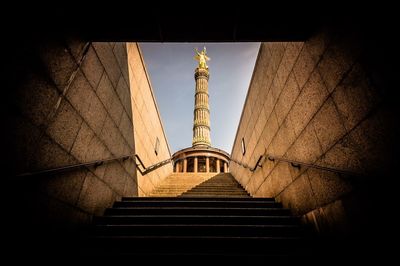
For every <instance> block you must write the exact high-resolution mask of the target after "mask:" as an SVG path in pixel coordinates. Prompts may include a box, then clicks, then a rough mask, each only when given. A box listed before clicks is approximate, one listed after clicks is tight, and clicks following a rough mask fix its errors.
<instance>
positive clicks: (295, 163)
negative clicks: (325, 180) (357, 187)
mask: <svg viewBox="0 0 400 266" xmlns="http://www.w3.org/2000/svg"><path fill="white" fill-rule="evenodd" d="M265 156H266V158H267V159H268V160H270V161H280V162H287V163H290V164H291V165H292V166H293V167H295V168H301V167H302V166H304V167H307V168H314V169H318V170H323V171H328V172H333V173H338V174H343V175H348V176H363V175H362V174H360V173H355V172H351V171H348V170H342V169H337V168H333V167H326V166H320V165H315V164H310V163H305V162H299V161H295V160H290V159H286V158H283V157H279V156H273V155H270V154H269V155H268V154H266V155H265Z"/></svg>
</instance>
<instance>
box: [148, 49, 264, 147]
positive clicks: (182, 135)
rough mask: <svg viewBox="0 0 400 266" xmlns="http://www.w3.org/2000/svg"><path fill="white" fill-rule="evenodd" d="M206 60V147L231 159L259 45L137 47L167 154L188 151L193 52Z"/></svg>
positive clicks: (193, 91) (191, 104) (192, 95)
mask: <svg viewBox="0 0 400 266" xmlns="http://www.w3.org/2000/svg"><path fill="white" fill-rule="evenodd" d="M204 46H206V48H207V55H208V56H209V57H210V58H211V60H210V61H208V62H207V65H208V67H209V72H210V78H209V83H208V92H209V96H210V97H209V104H210V126H211V146H212V147H215V148H219V149H222V150H224V151H226V152H228V153H231V150H232V145H233V141H234V138H235V135H236V130H237V127H238V124H239V120H240V116H241V113H242V109H243V104H244V101H245V99H246V94H247V90H248V88H249V84H250V80H251V75H252V73H253V69H254V64H255V61H256V58H257V54H258V50H259V47H260V43H140V48H141V50H142V54H143V58H144V62H145V64H146V68H147V71H148V74H149V76H150V82H151V85H152V88H153V91H154V94H155V97H156V100H157V105H158V108H159V111H160V115H161V119H162V123H163V125H164V130H165V133H166V135H167V139H168V143H169V145H170V148H171V154H172V153H174V152H176V151H178V150H181V149H183V148H187V147H191V146H192V137H193V130H192V128H193V109H194V93H195V85H196V83H195V80H194V70H195V68H196V67H197V65H198V62H197V61H196V60H194V59H193V57H194V56H195V52H194V48H198V49H199V50H202V49H203V47H204Z"/></svg>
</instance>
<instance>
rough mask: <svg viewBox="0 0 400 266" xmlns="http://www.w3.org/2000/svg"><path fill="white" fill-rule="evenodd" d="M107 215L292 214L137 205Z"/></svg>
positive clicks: (272, 210) (275, 210) (280, 210)
mask: <svg viewBox="0 0 400 266" xmlns="http://www.w3.org/2000/svg"><path fill="white" fill-rule="evenodd" d="M104 214H105V215H162V214H163V215H252V216H255V215H262V216H266V215H278V216H282V215H290V211H289V210H288V209H283V208H226V207H225V208H224V207H220V208H218V207H135V208H108V209H106V211H105V213H104Z"/></svg>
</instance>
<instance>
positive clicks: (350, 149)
mask: <svg viewBox="0 0 400 266" xmlns="http://www.w3.org/2000/svg"><path fill="white" fill-rule="evenodd" d="M359 43H360V42H359V39H357V38H356V36H352V35H351V34H344V33H332V32H330V31H328V30H325V31H321V32H320V33H318V34H316V35H314V36H313V37H311V38H310V39H309V40H307V41H305V42H273V43H262V45H261V47H260V51H259V55H258V59H257V62H256V65H255V69H254V73H253V77H252V81H251V84H250V88H249V91H248V94H247V98H246V102H245V105H244V109H243V113H242V117H241V120H240V124H239V126H238V130H237V135H236V139H235V142H234V146H233V150H232V158H233V159H235V160H237V161H240V162H241V163H244V164H247V165H250V166H251V167H253V166H254V165H255V163H256V161H257V159H258V158H259V156H260V155H262V154H263V153H267V154H270V155H273V156H280V157H283V158H286V159H291V160H296V161H300V162H305V163H309V164H314V165H319V166H325V167H331V168H336V169H341V170H347V171H352V172H356V173H359V174H361V175H365V176H362V177H360V178H349V176H347V175H339V174H336V173H331V172H327V171H322V170H315V169H307V168H305V167H301V168H300V169H299V168H296V167H293V166H291V165H290V164H288V163H286V162H277V161H275V162H273V161H269V160H265V161H263V162H262V168H258V169H257V170H256V171H255V172H250V171H249V170H248V169H246V168H243V167H241V166H240V165H238V164H236V163H234V162H232V163H231V165H230V170H231V173H232V174H233V175H234V176H235V178H236V179H237V180H238V181H239V182H240V183H241V184H242V185H243V186H244V187H245V188H246V189H247V191H248V192H250V193H251V195H253V196H255V197H275V198H276V199H277V200H278V201H281V202H282V203H283V205H284V206H285V207H289V208H291V209H292V211H293V212H294V213H295V214H297V215H302V216H303V218H304V220H305V221H307V222H309V223H311V224H313V225H314V226H315V227H316V229H317V230H319V231H320V232H322V233H329V232H333V233H337V232H344V233H345V232H348V231H349V230H353V229H356V228H357V227H358V226H359V223H360V222H361V221H360V219H365V221H366V220H368V219H370V220H371V221H372V220H376V219H377V218H372V219H371V218H368V219H367V218H366V217H367V213H368V211H374V207H373V206H375V207H380V206H377V205H376V204H375V205H374V204H371V205H369V204H370V203H371V201H373V200H372V199H373V198H379V197H380V195H381V194H385V193H386V194H387V192H383V191H386V190H387V188H388V186H387V185H388V182H389V181H390V180H391V177H390V173H392V172H395V171H394V167H395V165H394V164H393V162H394V157H393V156H392V155H393V153H392V151H391V149H394V148H393V147H392V144H393V143H395V142H396V141H395V140H396V134H397V133H396V132H398V128H397V127H396V126H395V125H396V122H395V121H396V118H395V115H394V114H395V112H393V110H394V109H393V105H390V104H387V102H386V100H387V97H385V90H386V89H387V88H385V86H384V84H383V83H382V82H379V79H380V78H381V77H382V75H380V76H379V75H376V74H379V73H378V72H377V70H376V69H375V66H374V65H371V64H368V59H369V58H370V57H372V56H373V54H371V53H367V52H366V50H363V49H362V48H363V47H362V46H360V45H359ZM375 52H379V51H375ZM242 138H243V139H244V142H245V146H246V152H245V154H244V155H243V154H242V148H241V141H242ZM377 177H379V178H377ZM382 184H385V185H382ZM382 187H385V188H383V189H382V190H381V188H382ZM371 190H374V193H370V192H371ZM380 208H381V207H380ZM364 210H367V211H366V212H363V211H364ZM360 213H361V214H360Z"/></svg>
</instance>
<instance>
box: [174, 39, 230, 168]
mask: <svg viewBox="0 0 400 266" xmlns="http://www.w3.org/2000/svg"><path fill="white" fill-rule="evenodd" d="M196 54H197V55H196V56H195V59H196V60H198V61H199V65H198V67H197V68H196V70H195V73H194V78H195V81H196V91H195V96H194V99H195V100H194V121H193V141H192V147H190V148H186V149H183V150H180V151H177V152H176V153H174V154H173V155H172V160H173V162H174V172H183V173H185V172H192V173H196V172H202V173H212V172H215V173H220V172H223V173H227V172H228V171H229V168H228V167H229V166H228V165H229V159H230V157H229V154H228V153H227V152H225V151H223V150H220V149H216V148H212V147H211V138H210V108H209V104H208V98H209V95H208V79H209V77H210V75H209V72H208V66H207V63H206V62H207V60H209V58H208V57H207V54H206V48H205V47H204V50H203V51H201V52H199V51H197V50H196Z"/></svg>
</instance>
